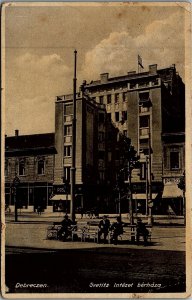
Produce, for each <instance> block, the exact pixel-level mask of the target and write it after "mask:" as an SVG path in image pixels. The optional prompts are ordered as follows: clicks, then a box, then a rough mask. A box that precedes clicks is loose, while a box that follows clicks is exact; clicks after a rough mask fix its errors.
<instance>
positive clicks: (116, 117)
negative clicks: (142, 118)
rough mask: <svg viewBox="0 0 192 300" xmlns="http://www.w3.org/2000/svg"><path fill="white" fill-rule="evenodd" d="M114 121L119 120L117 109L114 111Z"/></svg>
mask: <svg viewBox="0 0 192 300" xmlns="http://www.w3.org/2000/svg"><path fill="white" fill-rule="evenodd" d="M115 121H116V122H119V112H118V111H116V112H115Z"/></svg>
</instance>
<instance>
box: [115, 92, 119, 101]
mask: <svg viewBox="0 0 192 300" xmlns="http://www.w3.org/2000/svg"><path fill="white" fill-rule="evenodd" d="M118 101H119V94H115V103H117V102H118Z"/></svg>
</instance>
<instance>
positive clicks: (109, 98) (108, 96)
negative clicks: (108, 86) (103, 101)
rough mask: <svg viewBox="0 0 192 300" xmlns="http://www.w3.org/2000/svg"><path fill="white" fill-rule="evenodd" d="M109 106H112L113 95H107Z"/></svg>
mask: <svg viewBox="0 0 192 300" xmlns="http://www.w3.org/2000/svg"><path fill="white" fill-rule="evenodd" d="M107 104H111V95H107Z"/></svg>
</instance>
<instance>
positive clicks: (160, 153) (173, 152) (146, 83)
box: [54, 65, 185, 213]
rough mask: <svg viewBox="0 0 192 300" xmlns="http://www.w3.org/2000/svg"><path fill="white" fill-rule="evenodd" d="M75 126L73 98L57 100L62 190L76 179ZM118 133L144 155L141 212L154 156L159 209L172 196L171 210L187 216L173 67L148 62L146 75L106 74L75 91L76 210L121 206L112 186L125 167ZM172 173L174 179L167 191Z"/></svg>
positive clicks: (180, 92) (178, 87) (181, 118)
mask: <svg viewBox="0 0 192 300" xmlns="http://www.w3.org/2000/svg"><path fill="white" fill-rule="evenodd" d="M71 121H72V95H65V96H59V97H57V98H56V117H55V122H56V123H55V142H56V149H57V152H58V154H57V156H56V160H55V172H54V176H55V177H54V184H55V186H56V188H57V187H58V188H59V185H60V186H61V185H62V178H63V176H64V178H65V180H66V179H68V180H70V166H71V145H72V123H71ZM118 131H119V132H121V133H122V134H123V135H125V136H127V137H129V138H131V141H132V145H133V146H134V147H135V149H136V150H137V152H138V154H139V155H140V161H141V170H138V169H137V170H134V171H133V173H132V183H133V199H134V203H135V210H137V209H138V207H139V208H140V210H141V211H143V212H145V207H146V201H145V200H146V174H147V171H146V170H148V159H149V157H148V156H149V152H150V153H151V155H150V158H151V178H152V184H151V188H152V199H153V200H154V207H153V210H154V211H158V210H159V207H160V206H161V207H164V205H162V201H166V199H169V203H173V205H172V206H173V207H174V206H175V207H177V208H178V207H179V208H178V209H175V212H176V213H181V212H182V207H181V202H182V199H181V197H180V196H181V194H179V193H178V189H177V184H176V183H177V180H178V178H179V177H180V176H181V175H182V173H183V170H184V131H185V94H184V84H183V82H182V80H181V78H180V76H179V75H178V74H177V72H176V68H175V65H173V66H171V67H169V68H165V69H160V70H158V69H157V65H150V66H149V70H148V71H147V72H143V73H136V72H128V74H127V75H124V76H118V77H112V78H110V77H109V74H108V73H104V74H101V75H100V79H99V80H97V81H91V82H90V83H87V82H86V81H84V82H83V84H82V86H81V87H80V92H79V93H78V94H77V134H76V135H77V137H76V145H77V152H76V185H77V187H76V188H77V198H79V200H76V201H77V203H76V204H77V205H81V206H83V205H84V206H85V207H90V206H92V207H93V206H98V205H99V207H100V208H102V209H107V208H108V211H109V210H110V209H112V208H113V207H115V205H114V203H115V197H116V196H114V193H113V187H114V186H115V180H116V176H117V174H118V173H119V170H120V168H121V157H120V151H119V150H120V149H119V146H118V143H117V141H116V136H117V133H118ZM112 132H113V134H111V133H112ZM173 137H174V138H173ZM149 145H150V147H149ZM149 149H150V151H149ZM173 166H174V167H173ZM166 176H167V177H169V180H171V178H172V189H169V193H168V188H167V186H166V185H167V179H166ZM78 189H79V190H78ZM178 196H179V197H178ZM162 199H163V200H162ZM170 199H172V200H171V201H170ZM164 203H165V202H164ZM166 203H168V202H166ZM175 203H177V204H176V205H175ZM165 206H166V205H165ZM122 207H124V210H125V211H127V210H128V203H127V199H124V200H122Z"/></svg>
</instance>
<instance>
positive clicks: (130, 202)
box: [128, 161, 134, 225]
mask: <svg viewBox="0 0 192 300" xmlns="http://www.w3.org/2000/svg"><path fill="white" fill-rule="evenodd" d="M128 178H129V215H130V224H131V225H133V224H134V220H133V201H132V182H131V166H130V161H128Z"/></svg>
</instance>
